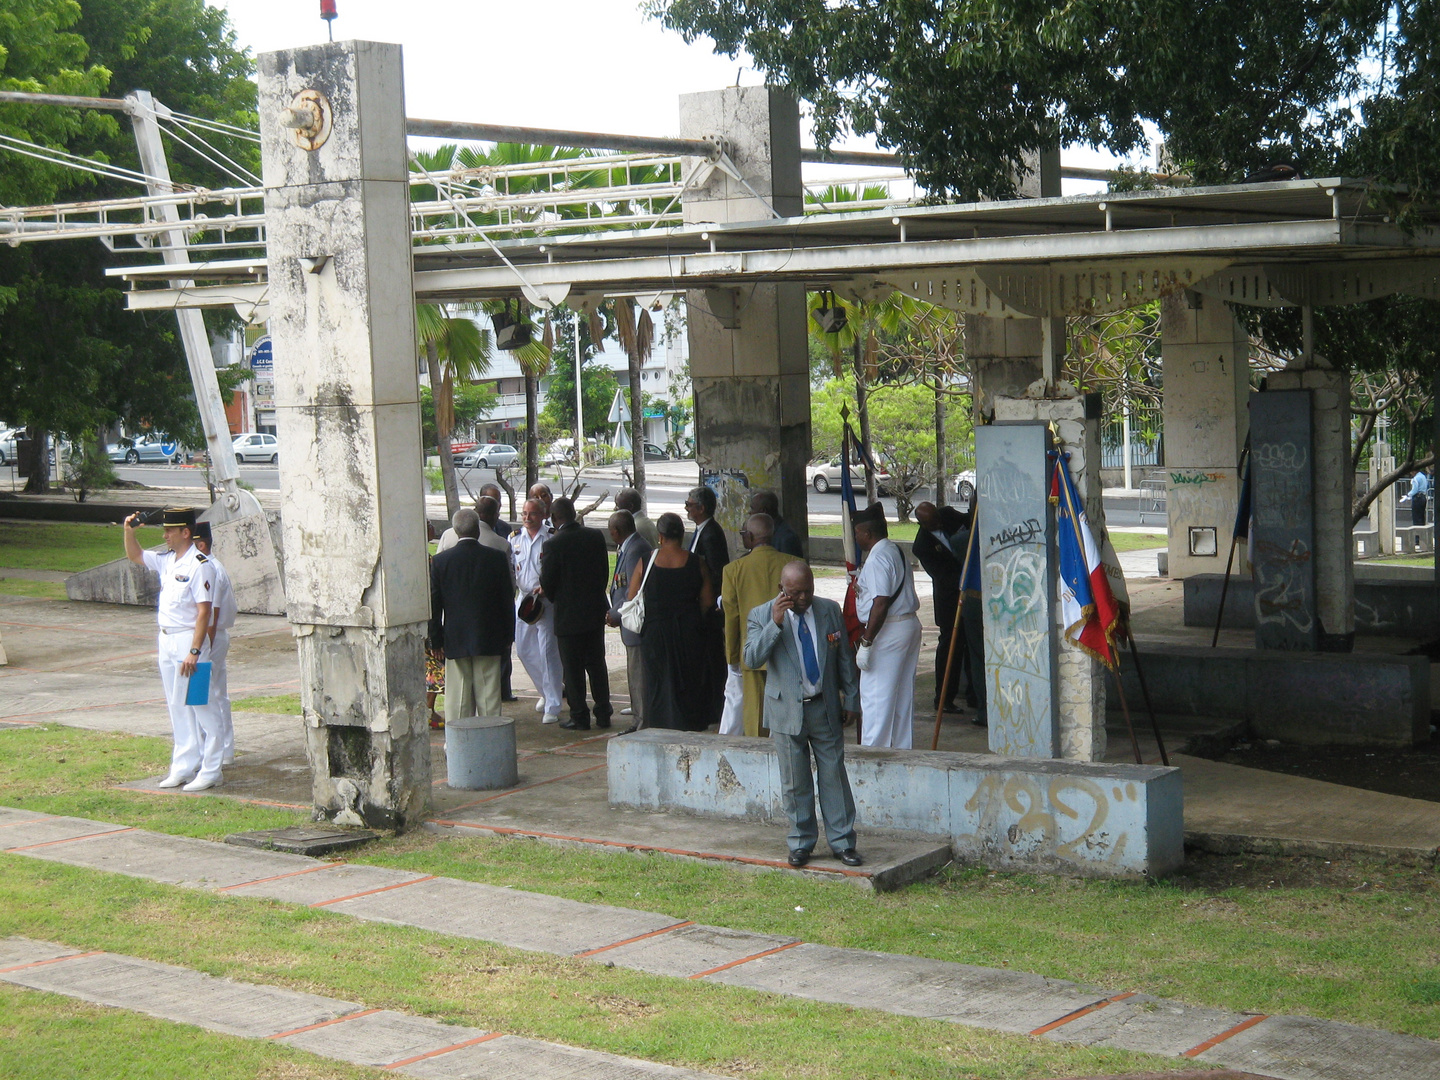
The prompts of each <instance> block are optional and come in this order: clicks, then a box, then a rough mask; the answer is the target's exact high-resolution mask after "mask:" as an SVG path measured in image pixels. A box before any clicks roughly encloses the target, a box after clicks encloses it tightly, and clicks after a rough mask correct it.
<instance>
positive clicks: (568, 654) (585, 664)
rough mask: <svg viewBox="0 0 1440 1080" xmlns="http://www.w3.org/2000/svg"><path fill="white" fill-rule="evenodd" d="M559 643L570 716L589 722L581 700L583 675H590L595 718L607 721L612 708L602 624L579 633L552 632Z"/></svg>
mask: <svg viewBox="0 0 1440 1080" xmlns="http://www.w3.org/2000/svg"><path fill="white" fill-rule="evenodd" d="M555 643H556V644H557V645H559V646H560V670H561V672H562V674H563V676H564V679H565V696H566V697H567V698H568V699H569V701H570V719H571V720H572V721H574V722H575V723H577V724H588V723H590V707H589V706H588V705H587V704H586V703H585V679H586V677H587V676H588V677H589V679H590V696H591V698H593V699H594V701H595V719H596V720H598V721H599V722H601V723H605V724H608V723H609V722H610V717H611V715H612V714H613V713H614V711H615V710H614V709H613V708H612V707H611V705H610V671H609V669H608V668H606V666H605V628H604V627H603V626H601V627H599V628H597V629H595V630H587V631H585V632H584V633H581V634H556V635H555Z"/></svg>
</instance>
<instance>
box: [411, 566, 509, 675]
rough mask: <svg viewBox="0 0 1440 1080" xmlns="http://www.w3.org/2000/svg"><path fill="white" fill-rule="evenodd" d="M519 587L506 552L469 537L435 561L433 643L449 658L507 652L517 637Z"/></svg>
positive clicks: (431, 624)
mask: <svg viewBox="0 0 1440 1080" xmlns="http://www.w3.org/2000/svg"><path fill="white" fill-rule="evenodd" d="M514 604H515V590H514V587H513V586H512V585H511V583H510V565H509V560H508V559H506V558H505V555H504V553H503V552H500V551H496V550H495V549H494V548H488V547H484V546H482V545H481V544H480V542H479V541H477V540H473V539H468V538H467V539H463V540H461V541H460V542H459V543H458V544H456V545H455V546H454V547H452V548H449V549H447V550H445V551H442V552H440V553H439V554H438V555H436V556H435V558H434V559H433V560H432V561H431V563H430V644H431V645H432V646H433V647H434V648H437V649H444V650H445V655H446V656H447V657H454V658H455V659H457V660H458V659H460V658H461V657H465V656H503V655H504V654H505V653H506V652H508V651H509V650H510V644H511V642H513V641H514V640H515V619H514V618H513V617H512V616H513V612H514V610H515V608H514Z"/></svg>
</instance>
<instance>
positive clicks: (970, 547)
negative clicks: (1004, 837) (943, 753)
mask: <svg viewBox="0 0 1440 1080" xmlns="http://www.w3.org/2000/svg"><path fill="white" fill-rule="evenodd" d="M979 526H980V507H979V505H978V503H977V505H976V507H975V512H974V513H972V514H971V515H970V539H969V541H968V542H967V543H966V544H965V562H964V564H963V565H962V566H961V568H960V602H959V603H958V604H956V605H955V626H954V627H953V628H952V629H951V631H950V651H949V653H947V654H946V657H945V681H944V682H942V683H940V684H939V686H938V687H937V688H936V691H935V736H934V738H932V739H931V740H930V749H931V750H938V749H940V718H941V717H942V716H944V715H945V690H946V688H947V687H948V686H949V685H950V673H951V672H952V671H953V670H954V669H955V643H956V642H957V641H959V640H960V627H961V615H962V614H963V613H964V611H965V582H966V581H967V580H969V577H970V557H971V555H972V554H974V551H975V530H976V529H977V528H979ZM972 675H973V673H972ZM984 677H985V674H984V672H981V673H980V678H982V679H983V678H984Z"/></svg>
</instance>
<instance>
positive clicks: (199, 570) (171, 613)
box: [140, 544, 215, 630]
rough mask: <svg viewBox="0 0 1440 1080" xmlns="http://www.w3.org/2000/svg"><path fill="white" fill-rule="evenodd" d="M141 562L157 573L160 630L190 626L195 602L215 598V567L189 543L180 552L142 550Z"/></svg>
mask: <svg viewBox="0 0 1440 1080" xmlns="http://www.w3.org/2000/svg"><path fill="white" fill-rule="evenodd" d="M140 554H141V555H142V556H143V557H144V560H145V565H146V566H148V567H149V568H150V569H151V570H154V571H155V572H156V573H157V574H159V575H160V608H159V612H158V615H159V621H160V629H161V630H191V629H194V627H195V619H196V616H197V615H198V614H199V608H198V606H197V605H199V604H202V603H211V604H213V603H214V602H215V567H214V566H212V565H211V563H210V560H209V559H207V558H205V556H204V555H201V554H200V549H199V548H197V547H196V546H195V545H194V544H191V545H190V546H189V547H188V548H186V549H185V553H184V554H183V555H176V554H175V553H174V552H173V551H148V550H146V551H142V552H141V553H140Z"/></svg>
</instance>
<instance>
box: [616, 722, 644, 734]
mask: <svg viewBox="0 0 1440 1080" xmlns="http://www.w3.org/2000/svg"><path fill="white" fill-rule="evenodd" d="M639 730H640V725H639V724H631V725H630V726H629V727H627V728H626V729H625V730H624V731H622V732H620V734H621V735H633V734H635V732H637V731H639Z"/></svg>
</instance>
